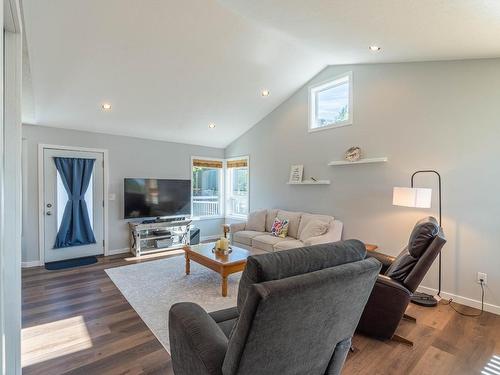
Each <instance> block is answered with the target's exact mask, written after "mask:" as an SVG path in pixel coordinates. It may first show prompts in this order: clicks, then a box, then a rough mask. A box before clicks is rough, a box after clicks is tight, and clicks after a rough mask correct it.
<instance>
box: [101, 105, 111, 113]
mask: <svg viewBox="0 0 500 375" xmlns="http://www.w3.org/2000/svg"><path fill="white" fill-rule="evenodd" d="M102 109H104V110H105V111H109V110H110V109H111V104H109V103H103V105H102Z"/></svg>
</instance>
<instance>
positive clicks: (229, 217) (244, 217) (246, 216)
mask: <svg viewBox="0 0 500 375" xmlns="http://www.w3.org/2000/svg"><path fill="white" fill-rule="evenodd" d="M225 218H226V219H232V220H247V219H248V215H226V217H225Z"/></svg>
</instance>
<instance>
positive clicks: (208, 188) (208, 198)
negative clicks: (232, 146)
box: [191, 156, 250, 218]
mask: <svg viewBox="0 0 500 375" xmlns="http://www.w3.org/2000/svg"><path fill="white" fill-rule="evenodd" d="M248 164H249V162H248V157H247V156H245V157H239V158H231V159H227V160H220V159H209V158H196V157H194V158H193V159H192V165H191V167H192V183H191V186H192V199H191V201H192V205H193V209H192V213H193V217H198V218H210V217H222V216H232V217H238V218H244V217H246V215H247V214H248V209H249V182H250V181H249V165H248Z"/></svg>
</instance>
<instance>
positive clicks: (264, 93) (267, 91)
mask: <svg viewBox="0 0 500 375" xmlns="http://www.w3.org/2000/svg"><path fill="white" fill-rule="evenodd" d="M260 94H261V95H262V96H269V95H270V94H271V92H270V91H269V90H262V92H261V93H260Z"/></svg>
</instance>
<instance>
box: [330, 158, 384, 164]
mask: <svg viewBox="0 0 500 375" xmlns="http://www.w3.org/2000/svg"><path fill="white" fill-rule="evenodd" d="M388 160H389V159H388V158H387V157H383V158H366V159H360V160H358V161H347V160H335V161H331V162H329V163H328V165H331V166H335V165H354V164H371V163H386V162H387V161H388Z"/></svg>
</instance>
